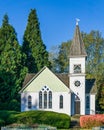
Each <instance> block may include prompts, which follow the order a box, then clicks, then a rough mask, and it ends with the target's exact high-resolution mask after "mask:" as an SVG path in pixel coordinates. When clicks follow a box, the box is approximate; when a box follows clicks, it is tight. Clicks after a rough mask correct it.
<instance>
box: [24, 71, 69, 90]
mask: <svg viewBox="0 0 104 130" xmlns="http://www.w3.org/2000/svg"><path fill="white" fill-rule="evenodd" d="M35 75H36V74H35V73H27V74H26V77H25V79H24V82H23V87H25V85H27V84H28V82H29V81H30V80H32V79H33V78H34V76H35ZM55 75H56V76H57V77H58V78H59V79H60V80H61V81H62V82H63V83H64V84H65V85H66V86H67V87H69V77H68V74H64V73H63V74H55Z"/></svg>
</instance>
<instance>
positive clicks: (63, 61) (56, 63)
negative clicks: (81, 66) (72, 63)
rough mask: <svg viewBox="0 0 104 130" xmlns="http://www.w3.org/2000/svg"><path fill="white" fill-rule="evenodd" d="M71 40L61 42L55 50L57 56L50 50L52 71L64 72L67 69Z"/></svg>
mask: <svg viewBox="0 0 104 130" xmlns="http://www.w3.org/2000/svg"><path fill="white" fill-rule="evenodd" d="M71 42H72V41H68V42H63V43H62V44H61V45H60V46H59V47H58V48H57V49H59V50H56V52H58V54H57V57H56V53H54V54H53V53H52V52H50V55H51V60H50V61H51V63H52V65H53V66H52V69H53V71H54V72H59V73H65V72H68V71H69V68H68V67H69V52H70V45H71Z"/></svg>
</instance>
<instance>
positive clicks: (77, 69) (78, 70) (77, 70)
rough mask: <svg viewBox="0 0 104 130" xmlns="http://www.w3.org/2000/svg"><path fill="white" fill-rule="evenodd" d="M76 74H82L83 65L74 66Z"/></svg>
mask: <svg viewBox="0 0 104 130" xmlns="http://www.w3.org/2000/svg"><path fill="white" fill-rule="evenodd" d="M74 73H81V64H78V65H74Z"/></svg>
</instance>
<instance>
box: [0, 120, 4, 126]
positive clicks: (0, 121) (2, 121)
mask: <svg viewBox="0 0 104 130" xmlns="http://www.w3.org/2000/svg"><path fill="white" fill-rule="evenodd" d="M4 125H5V121H4V120H2V119H0V127H1V126H4Z"/></svg>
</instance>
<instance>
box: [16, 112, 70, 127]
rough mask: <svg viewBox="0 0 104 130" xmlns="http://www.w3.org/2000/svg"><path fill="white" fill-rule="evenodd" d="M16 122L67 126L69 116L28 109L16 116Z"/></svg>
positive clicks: (68, 124)
mask: <svg viewBox="0 0 104 130" xmlns="http://www.w3.org/2000/svg"><path fill="white" fill-rule="evenodd" d="M16 118H17V122H18V123H23V124H26V123H27V124H36V123H38V124H47V125H51V126H55V127H57V128H69V126H70V117H69V116H68V115H65V114H61V113H55V112H46V111H29V112H22V113H20V114H18V115H17V116H16Z"/></svg>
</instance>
